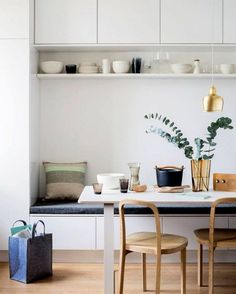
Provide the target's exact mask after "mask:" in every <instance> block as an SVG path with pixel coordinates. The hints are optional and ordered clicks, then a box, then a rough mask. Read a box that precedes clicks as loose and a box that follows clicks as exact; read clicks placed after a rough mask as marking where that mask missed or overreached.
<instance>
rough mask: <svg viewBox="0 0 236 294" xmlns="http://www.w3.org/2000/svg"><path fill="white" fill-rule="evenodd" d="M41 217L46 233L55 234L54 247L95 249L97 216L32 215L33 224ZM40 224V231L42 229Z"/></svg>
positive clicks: (31, 221) (61, 248)
mask: <svg viewBox="0 0 236 294" xmlns="http://www.w3.org/2000/svg"><path fill="white" fill-rule="evenodd" d="M38 219H41V220H42V221H43V222H44V223H45V226H46V233H52V234H53V249H58V250H59V249H60V250H91V249H95V217H83V216H79V217H73V216H59V217H58V216H55V217H54V216H52V217H30V223H31V224H33V223H34V222H35V221H37V220H38ZM40 230H41V228H40V225H39V229H38V231H40Z"/></svg>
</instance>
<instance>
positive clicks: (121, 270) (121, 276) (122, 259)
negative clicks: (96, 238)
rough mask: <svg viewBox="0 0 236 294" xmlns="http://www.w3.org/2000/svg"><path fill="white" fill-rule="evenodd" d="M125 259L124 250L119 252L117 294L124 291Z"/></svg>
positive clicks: (121, 293)
mask: <svg viewBox="0 0 236 294" xmlns="http://www.w3.org/2000/svg"><path fill="white" fill-rule="evenodd" d="M125 257H126V252H125V251H124V250H122V249H121V250H120V265H119V290H118V293H119V294H123V290H124V274H125Z"/></svg>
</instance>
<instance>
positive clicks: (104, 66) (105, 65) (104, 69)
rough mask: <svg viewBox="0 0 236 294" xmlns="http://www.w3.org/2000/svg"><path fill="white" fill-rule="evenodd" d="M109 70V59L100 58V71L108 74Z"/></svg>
mask: <svg viewBox="0 0 236 294" xmlns="http://www.w3.org/2000/svg"><path fill="white" fill-rule="evenodd" d="M110 72H111V63H110V61H109V59H103V60H102V73H104V74H108V73H110Z"/></svg>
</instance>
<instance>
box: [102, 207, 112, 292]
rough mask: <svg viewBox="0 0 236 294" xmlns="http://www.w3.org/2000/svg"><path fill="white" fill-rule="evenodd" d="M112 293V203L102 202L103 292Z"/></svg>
mask: <svg viewBox="0 0 236 294" xmlns="http://www.w3.org/2000/svg"><path fill="white" fill-rule="evenodd" d="M112 293H114V204H106V203H105V204H104V294H112Z"/></svg>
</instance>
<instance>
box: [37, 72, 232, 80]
mask: <svg viewBox="0 0 236 294" xmlns="http://www.w3.org/2000/svg"><path fill="white" fill-rule="evenodd" d="M37 77H38V78H39V79H41V80H61V79H62V80H65V79H68V80H74V79H183V78H184V79H185V78H186V79H209V78H211V74H172V73H170V74H169V73H168V74H157V73H141V74H132V73H128V74H112V73H111V74H64V73H62V74H37ZM214 78H217V79H235V78H236V74H227V75H226V74H214Z"/></svg>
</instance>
